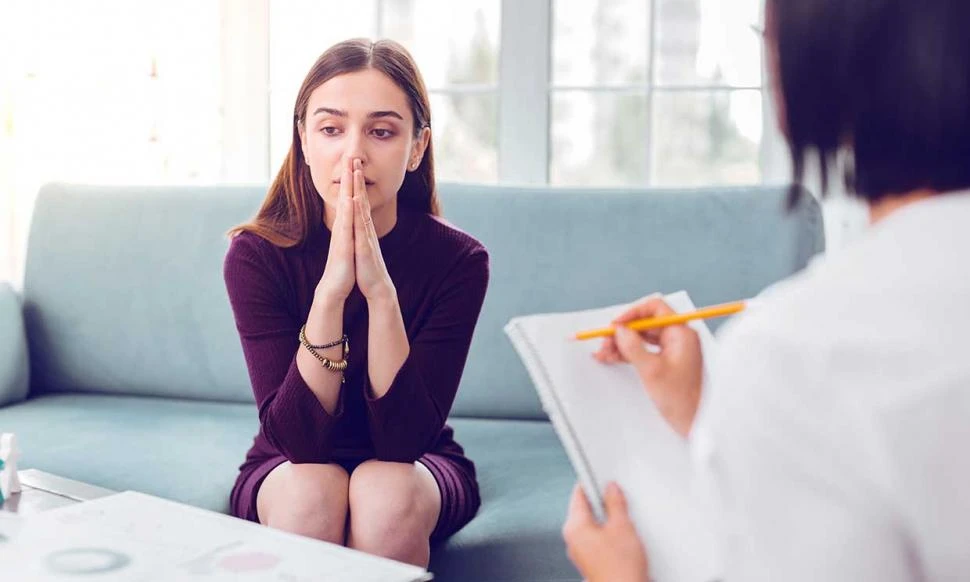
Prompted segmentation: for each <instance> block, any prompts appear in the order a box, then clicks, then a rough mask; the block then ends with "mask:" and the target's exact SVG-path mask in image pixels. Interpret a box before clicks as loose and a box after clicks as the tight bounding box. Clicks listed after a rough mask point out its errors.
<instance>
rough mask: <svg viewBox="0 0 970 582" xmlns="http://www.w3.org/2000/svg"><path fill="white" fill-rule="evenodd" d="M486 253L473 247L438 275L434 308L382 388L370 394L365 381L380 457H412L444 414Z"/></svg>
mask: <svg viewBox="0 0 970 582" xmlns="http://www.w3.org/2000/svg"><path fill="white" fill-rule="evenodd" d="M488 272H489V265H488V253H487V251H486V250H485V249H484V248H482V247H478V248H476V249H475V250H474V251H473V252H472V253H470V254H469V255H467V256H465V257H464V258H463V259H462V260H461V261H460V262H459V263H458V264H457V265H456V266H455V268H454V269H453V271H452V272H451V273H450V274H449V276H448V277H447V278H446V279H445V280H444V282H443V283H442V285H441V286H440V288H439V289H438V292H437V293H436V295H435V298H434V307H433V310H432V312H431V314H430V315H429V316H428V318H427V319H426V321H425V322H424V324H423V325H422V326H421V328H420V329H419V330H418V332H417V333H416V334H415V336H414V337H412V338H410V344H411V345H410V353H409V355H408V357H407V359H406V360H405V361H404V365H403V366H401V369H400V370H399V371H398V373H397V376H395V378H394V381H393V382H392V383H391V386H390V388H389V389H388V391H387V393H385V394H384V396H382V397H381V398H378V399H374V398H372V397H371V396H370V395H371V394H372V391H371V387H370V380H369V379H368V380H366V382H367V385H366V386H365V392H364V394H366V395H367V409H368V416H369V425H370V434H371V441H372V442H373V443H374V450H375V452H376V455H377V458H378V459H380V460H382V461H398V462H414V461H415V460H417V459H418V458H419V457H420V456H421V455H422V454H424V453H425V452H426V451H428V450H429V449H430V448H431V446H432V445H433V443H434V440H435V439H436V438H437V437H438V434H439V433H440V432H441V429H442V427H443V426H444V423H445V421H446V420H447V418H448V413H449V411H450V410H451V405H452V402H453V401H454V399H455V394H456V393H457V391H458V383H459V381H460V380H461V374H462V371H463V370H464V368H465V360H466V359H467V357H468V349H469V346H470V345H471V340H472V333H473V332H474V330H475V324H476V323H477V322H478V316H479V313H480V312H481V309H482V303H483V302H484V300H485V291H486V289H487V287H488Z"/></svg>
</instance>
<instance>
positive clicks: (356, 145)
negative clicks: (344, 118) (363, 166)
mask: <svg viewBox="0 0 970 582" xmlns="http://www.w3.org/2000/svg"><path fill="white" fill-rule="evenodd" d="M345 144H346V147H345V148H344V161H345V162H346V161H347V160H353V159H354V158H357V159H359V160H360V161H361V163H366V162H367V154H366V152H365V151H364V139H363V137H362V136H353V135H352V136H349V138H348V139H347V141H346V142H345Z"/></svg>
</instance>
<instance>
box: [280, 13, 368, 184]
mask: <svg viewBox="0 0 970 582" xmlns="http://www.w3.org/2000/svg"><path fill="white" fill-rule="evenodd" d="M375 36H377V0H355V1H354V2H321V1H320V0H269V91H270V93H269V111H270V118H269V119H270V124H269V126H270V129H269V132H270V152H271V159H270V168H271V170H270V172H271V174H273V175H275V174H276V171H277V169H279V166H280V164H281V163H282V161H283V157H284V156H285V155H286V152H287V150H288V149H289V147H290V140H291V138H292V135H293V134H292V132H293V127H292V125H291V123H290V120H291V118H292V115H293V103H294V102H295V101H296V94H297V93H298V92H299V90H300V84H301V83H302V82H303V77H305V76H306V74H307V72H308V71H309V70H310V67H311V66H312V65H313V63H314V62H315V61H316V60H317V57H319V56H320V55H321V54H322V53H323V51H325V50H327V49H328V48H330V47H331V46H332V45H334V44H336V43H338V42H340V41H342V40H347V39H349V38H355V37H367V38H374V37H375Z"/></svg>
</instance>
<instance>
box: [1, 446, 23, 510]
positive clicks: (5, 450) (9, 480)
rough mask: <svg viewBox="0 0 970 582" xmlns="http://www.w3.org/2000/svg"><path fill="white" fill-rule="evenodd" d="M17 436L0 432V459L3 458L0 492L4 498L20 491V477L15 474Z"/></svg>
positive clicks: (18, 452)
mask: <svg viewBox="0 0 970 582" xmlns="http://www.w3.org/2000/svg"><path fill="white" fill-rule="evenodd" d="M19 456H20V450H19V449H17V437H16V435H14V434H13V433H9V432H6V433H3V434H0V459H3V470H2V471H0V493H3V497H4V499H7V498H9V497H10V495H11V494H12V493H20V478H19V477H18V476H17V457H19Z"/></svg>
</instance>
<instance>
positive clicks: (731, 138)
mask: <svg viewBox="0 0 970 582" xmlns="http://www.w3.org/2000/svg"><path fill="white" fill-rule="evenodd" d="M653 119H654V127H653V139H652V143H653V145H654V148H653V149H654V151H653V155H652V167H653V179H652V183H653V184H654V185H657V186H703V185H710V184H752V183H756V182H759V181H760V179H761V172H760V170H759V163H758V161H759V145H760V142H761V126H762V117H761V93H760V92H759V91H658V92H656V93H655V94H654V97H653Z"/></svg>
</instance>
